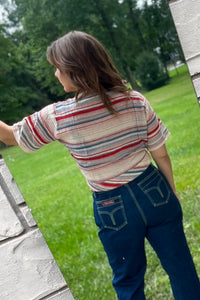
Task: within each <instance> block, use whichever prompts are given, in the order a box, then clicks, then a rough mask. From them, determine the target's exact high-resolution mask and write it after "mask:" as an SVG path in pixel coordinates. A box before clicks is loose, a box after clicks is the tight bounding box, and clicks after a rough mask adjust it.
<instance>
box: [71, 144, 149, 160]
mask: <svg viewBox="0 0 200 300" xmlns="http://www.w3.org/2000/svg"><path fill="white" fill-rule="evenodd" d="M143 142H144V141H143V140H141V141H139V142H137V143H134V144H131V145H128V146H124V147H122V148H120V149H117V150H115V151H112V152H109V153H106V154H103V155H99V156H95V157H91V158H80V157H77V160H79V161H80V160H82V161H89V160H96V159H102V158H105V157H109V156H112V155H115V154H117V153H119V152H121V151H123V150H126V149H128V148H132V147H135V146H137V145H139V144H141V143H143ZM71 155H72V156H73V157H74V159H76V156H75V155H74V154H72V153H71Z"/></svg>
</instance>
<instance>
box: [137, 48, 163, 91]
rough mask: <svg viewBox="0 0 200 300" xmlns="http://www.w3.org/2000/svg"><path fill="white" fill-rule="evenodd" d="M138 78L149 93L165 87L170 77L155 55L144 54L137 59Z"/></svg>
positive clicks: (150, 53)
mask: <svg viewBox="0 0 200 300" xmlns="http://www.w3.org/2000/svg"><path fill="white" fill-rule="evenodd" d="M136 78H137V79H138V80H139V81H140V83H141V85H142V88H144V89H146V90H148V91H149V90H153V89H155V88H158V87H160V86H163V85H165V84H166V83H167V81H168V79H169V76H168V74H166V73H165V72H164V71H163V68H162V66H161V63H160V62H159V60H158V58H157V57H156V55H155V54H154V53H152V52H142V53H141V54H140V55H139V56H138V57H137V59H136Z"/></svg>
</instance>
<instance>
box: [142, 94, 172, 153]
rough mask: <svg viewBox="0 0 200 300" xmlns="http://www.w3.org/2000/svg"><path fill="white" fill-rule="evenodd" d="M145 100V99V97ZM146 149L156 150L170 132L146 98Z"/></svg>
mask: <svg viewBox="0 0 200 300" xmlns="http://www.w3.org/2000/svg"><path fill="white" fill-rule="evenodd" d="M145 100H146V99H145ZM146 117H147V149H148V150H149V151H153V150H156V149H158V148H160V147H161V146H162V145H163V144H165V142H166V140H167V139H168V137H169V135H170V132H169V131H168V129H167V128H166V127H165V125H164V124H163V122H162V121H161V120H160V119H159V118H158V116H157V115H156V113H155V112H154V110H153V108H152V107H151V105H150V103H149V102H148V101H147V100H146Z"/></svg>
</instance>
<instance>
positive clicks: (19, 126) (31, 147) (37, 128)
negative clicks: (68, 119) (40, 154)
mask: <svg viewBox="0 0 200 300" xmlns="http://www.w3.org/2000/svg"><path fill="white" fill-rule="evenodd" d="M13 133H14V136H15V139H16V141H17V143H18V145H19V146H20V148H22V150H24V151H25V152H33V151H36V150H38V149H40V148H41V147H42V146H44V145H46V144H49V143H51V142H53V141H55V139H56V138H55V133H56V121H55V117H54V105H53V104H51V105H48V106H46V107H45V108H43V109H42V110H40V111H39V112H35V113H34V114H32V115H30V116H28V117H25V118H24V119H23V120H22V121H20V122H18V123H15V124H14V125H13Z"/></svg>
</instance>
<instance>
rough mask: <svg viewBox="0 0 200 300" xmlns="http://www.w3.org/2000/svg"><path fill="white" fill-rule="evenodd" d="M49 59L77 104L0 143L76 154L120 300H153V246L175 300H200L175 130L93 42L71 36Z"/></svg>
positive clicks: (2, 132)
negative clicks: (148, 250) (148, 298)
mask: <svg viewBox="0 0 200 300" xmlns="http://www.w3.org/2000/svg"><path fill="white" fill-rule="evenodd" d="M47 59H48V60H49V62H50V63H51V64H52V65H54V66H55V68H56V71H55V76H56V77H57V78H58V80H59V81H60V83H61V85H62V86H63V88H64V90H65V92H72V91H73V92H75V97H74V98H72V99H68V100H66V101H62V102H58V103H54V104H51V105H49V106H47V107H45V108H43V109H42V110H41V111H39V112H36V113H34V114H33V115H31V116H28V117H25V118H24V119H23V120H22V121H21V122H18V123H16V124H14V125H13V126H8V125H6V124H5V123H3V122H1V123H0V139H1V140H2V141H4V142H5V143H7V144H11V145H19V146H20V147H21V148H22V149H23V150H24V151H26V152H32V151H35V150H37V149H39V148H40V147H42V146H44V145H45V144H48V143H50V142H53V141H55V140H58V141H59V142H61V143H62V144H63V145H64V146H66V147H67V148H68V150H69V151H70V153H71V155H72V157H73V158H74V159H75V160H76V162H77V165H78V167H79V168H80V170H81V172H82V173H83V174H84V176H85V178H86V180H87V183H88V185H89V187H90V188H91V190H92V193H93V199H94V216H95V221H96V224H97V226H98V227H99V237H100V239H101V242H102V243H103V246H104V249H105V252H106V254H107V256H108V259H109V263H110V266H111V268H112V270H113V286H114V288H115V290H116V293H117V296H118V299H119V300H131V299H134V300H143V299H145V295H144V275H145V270H146V256H145V247H144V240H145V238H147V239H148V241H149V242H150V244H151V245H152V247H153V248H154V250H155V252H156V253H157V255H158V257H159V259H160V261H161V264H162V266H163V268H164V269H165V271H166V272H167V274H168V275H169V278H170V282H171V287H172V290H173V294H174V297H175V299H176V300H184V299H185V300H189V299H191V300H199V299H200V284H199V279H198V276H197V273H196V270H195V267H194V263H193V260H192V257H191V254H190V251H189V248H188V246H187V242H186V239H185V235H184V232H183V225H182V210H181V205H180V203H179V200H178V196H177V194H176V190H175V185H174V180H173V174H172V167H171V162H170V158H169V155H168V153H167V150H166V147H165V142H166V140H167V138H168V136H169V132H168V130H167V128H166V127H165V126H164V124H163V123H162V121H161V120H160V119H159V118H158V117H157V116H156V114H155V112H154V111H153V109H152V108H151V106H150V104H149V102H148V101H147V100H146V99H145V97H144V96H143V95H141V94H140V93H138V92H135V91H132V90H129V89H128V88H127V87H126V86H125V85H124V83H123V81H122V79H121V77H120V75H119V73H118V71H117V69H116V68H115V66H114V65H113V63H112V61H111V58H110V57H109V55H108V54H107V52H106V50H105V49H104V47H103V46H102V45H101V44H100V43H99V42H98V41H97V40H96V39H95V38H94V37H92V36H91V35H89V34H87V33H84V32H78V31H72V32H69V33H68V34H66V35H65V36H63V37H61V38H59V39H58V40H56V41H54V42H53V43H52V44H51V45H50V46H49V47H48V49H47ZM151 157H152V158H153V160H154V161H155V163H156V165H157V168H156V167H154V166H153V165H152V164H151Z"/></svg>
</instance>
